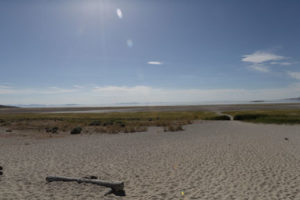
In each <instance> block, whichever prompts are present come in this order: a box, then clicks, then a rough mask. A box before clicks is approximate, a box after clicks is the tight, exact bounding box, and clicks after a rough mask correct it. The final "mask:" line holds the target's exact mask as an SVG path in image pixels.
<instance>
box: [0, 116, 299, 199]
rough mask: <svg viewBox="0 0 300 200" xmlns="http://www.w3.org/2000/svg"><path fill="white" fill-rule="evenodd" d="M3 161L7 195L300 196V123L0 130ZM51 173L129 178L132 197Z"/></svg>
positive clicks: (0, 183)
mask: <svg viewBox="0 0 300 200" xmlns="http://www.w3.org/2000/svg"><path fill="white" fill-rule="evenodd" d="M1 134H2V135H3V134H5V133H0V136H1ZM285 138H288V140H285ZM0 165H1V166H3V167H4V175H3V176H0V197H1V198H0V199H30V200H32V199H128V200H129V199H130V200H131V199H209V200H211V199H257V200H261V199H264V200H268V199H276V200H279V199H282V200H286V199H294V200H297V199H300V173H299V172H300V126H299V125H293V126H291V125H262V124H251V123H243V122H237V121H199V122H197V123H195V124H192V125H188V126H186V127H185V131H182V132H163V131H162V129H160V128H150V129H149V130H148V132H145V133H130V134H91V135H72V136H71V135H70V136H67V137H63V138H50V139H34V138H31V137H8V138H6V137H0ZM48 175H61V176H71V177H83V176H86V175H96V176H98V177H99V178H101V179H104V180H119V181H124V182H125V191H126V195H127V196H125V197H117V196H114V195H109V196H106V197H103V195H104V193H105V192H106V191H107V189H105V188H103V187H99V186H93V185H88V184H77V183H59V182H52V183H46V181H45V177H46V176H48Z"/></svg>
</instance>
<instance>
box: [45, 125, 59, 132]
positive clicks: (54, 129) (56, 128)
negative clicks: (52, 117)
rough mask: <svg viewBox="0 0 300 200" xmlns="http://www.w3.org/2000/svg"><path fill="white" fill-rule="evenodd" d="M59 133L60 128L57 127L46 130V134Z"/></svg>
mask: <svg viewBox="0 0 300 200" xmlns="http://www.w3.org/2000/svg"><path fill="white" fill-rule="evenodd" d="M57 131H58V127H57V126H55V127H52V128H46V132H47V133H57Z"/></svg>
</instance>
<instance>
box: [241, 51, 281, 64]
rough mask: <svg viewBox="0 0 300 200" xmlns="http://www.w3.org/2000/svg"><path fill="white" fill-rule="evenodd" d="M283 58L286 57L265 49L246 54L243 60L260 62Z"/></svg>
mask: <svg viewBox="0 0 300 200" xmlns="http://www.w3.org/2000/svg"><path fill="white" fill-rule="evenodd" d="M282 59H285V57H284V56H279V55H276V54H273V53H269V52H265V51H256V52H254V53H253V54H248V55H244V56H243V58H242V61H243V62H250V63H254V64H259V63H263V62H268V61H277V60H282Z"/></svg>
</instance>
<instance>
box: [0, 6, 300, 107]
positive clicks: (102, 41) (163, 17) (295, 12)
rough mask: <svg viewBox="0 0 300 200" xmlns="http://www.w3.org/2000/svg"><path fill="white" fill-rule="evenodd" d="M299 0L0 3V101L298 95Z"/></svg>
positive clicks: (114, 101) (92, 102)
mask: <svg viewBox="0 0 300 200" xmlns="http://www.w3.org/2000/svg"><path fill="white" fill-rule="evenodd" d="M299 10H300V1H299V0H244V1H240V0H226V1H224V0H201V1H200V0H189V1H185V0H151V1H149V0H126V1H125V0H26V1H22V0H3V1H0V104H10V105H11V104H85V105H98V104H99V105H101V104H118V103H131V102H137V103H150V102H151V103H155V102H170V103H180V102H199V103H201V102H205V101H248V100H258V99H282V98H291V97H298V96H300V54H299V53H300V38H299V37H300V12H299Z"/></svg>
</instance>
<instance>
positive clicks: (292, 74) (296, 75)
mask: <svg viewBox="0 0 300 200" xmlns="http://www.w3.org/2000/svg"><path fill="white" fill-rule="evenodd" d="M287 73H288V75H289V76H290V77H292V78H294V79H298V80H300V72H290V71H289V72H287Z"/></svg>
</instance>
